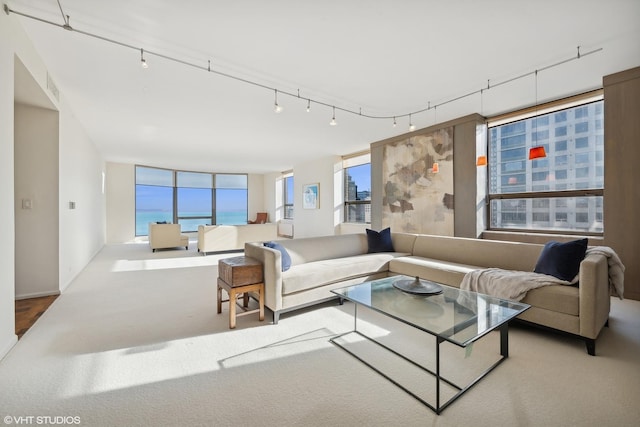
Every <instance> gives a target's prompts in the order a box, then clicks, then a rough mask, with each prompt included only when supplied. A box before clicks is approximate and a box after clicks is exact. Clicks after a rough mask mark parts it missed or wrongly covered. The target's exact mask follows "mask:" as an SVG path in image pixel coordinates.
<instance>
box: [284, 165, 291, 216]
mask: <svg viewBox="0 0 640 427" xmlns="http://www.w3.org/2000/svg"><path fill="white" fill-rule="evenodd" d="M282 185H283V187H284V188H283V189H282V194H284V218H285V219H293V174H292V173H288V174H285V175H284V177H283V180H282Z"/></svg>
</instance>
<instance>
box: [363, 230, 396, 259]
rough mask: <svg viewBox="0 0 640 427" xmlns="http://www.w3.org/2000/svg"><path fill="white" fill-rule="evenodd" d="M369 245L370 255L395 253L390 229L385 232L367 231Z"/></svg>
mask: <svg viewBox="0 0 640 427" xmlns="http://www.w3.org/2000/svg"><path fill="white" fill-rule="evenodd" d="M366 231H367V243H368V245H369V251H368V252H369V253H370V254H371V253H378V252H394V249H393V242H392V241H391V229H390V228H389V227H387V228H385V229H384V230H380V231H379V232H378V231H375V230H370V229H368V228H367V229H366Z"/></svg>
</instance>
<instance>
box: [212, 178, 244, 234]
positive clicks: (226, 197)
mask: <svg viewBox="0 0 640 427" xmlns="http://www.w3.org/2000/svg"><path fill="white" fill-rule="evenodd" d="M215 181H216V185H215V201H216V203H215V206H216V210H215V211H216V224H221V225H238V224H246V223H247V208H248V200H247V197H248V190H247V175H224V174H216V176H215Z"/></svg>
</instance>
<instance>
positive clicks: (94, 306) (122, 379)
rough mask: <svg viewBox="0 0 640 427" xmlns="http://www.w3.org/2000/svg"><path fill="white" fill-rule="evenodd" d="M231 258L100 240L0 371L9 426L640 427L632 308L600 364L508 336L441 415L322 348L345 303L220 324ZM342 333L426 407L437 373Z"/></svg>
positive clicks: (573, 345) (537, 339)
mask: <svg viewBox="0 0 640 427" xmlns="http://www.w3.org/2000/svg"><path fill="white" fill-rule="evenodd" d="M234 255H237V254H224V255H209V256H206V257H205V256H201V255H199V254H197V253H196V252H195V251H194V250H193V248H192V249H191V250H189V251H185V250H171V251H158V252H156V253H151V250H150V249H149V247H148V245H145V244H122V245H107V246H105V247H104V248H103V249H102V250H101V251H100V253H99V254H98V255H97V256H96V257H95V258H94V259H93V260H92V261H91V262H90V263H89V265H88V266H87V267H86V268H85V269H84V270H83V271H82V272H81V273H80V274H79V275H78V277H77V278H76V279H75V280H74V281H73V283H71V284H70V285H69V287H68V288H67V290H66V291H65V292H64V293H63V294H62V295H60V296H59V297H58V298H57V299H56V300H55V301H54V303H53V304H52V305H51V307H50V308H49V309H48V310H47V311H46V312H45V313H44V314H43V315H42V316H41V317H40V318H39V319H38V321H37V322H36V323H35V325H34V326H33V327H32V328H31V329H29V330H28V331H27V332H26V333H25V335H24V336H23V337H22V339H20V340H19V342H18V343H17V344H16V345H15V347H14V348H13V349H12V350H11V351H10V352H9V354H7V356H6V357H5V358H4V359H3V360H2V361H0V416H2V417H3V420H4V422H5V424H18V421H21V420H23V418H20V417H34V418H33V419H32V420H34V421H32V424H36V422H37V421H40V423H39V425H47V424H51V425H54V424H57V425H60V424H62V422H61V421H63V422H66V423H67V424H70V423H75V424H80V425H83V426H245V425H246V426H248V425H260V426H333V427H335V426H355V425H363V426H426V425H429V426H462V425H473V426H495V425H503V426H602V425H607V426H636V425H638V422H639V420H640V401H639V396H640V301H632V300H624V301H620V300H618V299H612V309H611V316H610V321H609V327H608V328H605V329H604V330H603V331H602V333H601V335H600V337H599V339H598V341H597V348H596V350H597V356H596V357H591V356H588V355H587V353H586V351H585V346H584V343H583V342H582V341H580V340H577V339H574V338H570V337H567V336H564V335H560V334H555V333H551V332H548V331H542V330H538V329H535V328H529V327H526V326H519V325H515V326H513V327H512V328H511V329H510V357H509V358H508V359H507V360H506V361H505V362H504V363H502V364H501V365H500V366H498V367H497V368H496V369H495V370H494V371H493V372H491V373H490V374H489V375H488V376H487V377H486V378H484V379H482V380H481V381H480V382H479V383H478V384H476V385H475V386H474V387H473V388H471V389H470V390H469V391H468V392H467V393H466V394H464V395H463V396H461V397H460V398H459V399H458V400H457V401H455V402H454V403H452V404H451V405H450V406H449V407H448V408H447V409H446V410H445V411H444V412H443V413H442V414H441V415H436V414H435V413H434V412H432V411H431V410H430V409H428V408H427V407H425V406H424V405H422V404H421V403H420V402H418V401H417V400H416V399H414V398H413V397H411V396H410V395H408V394H407V393H405V392H404V391H402V390H401V389H399V388H398V387H396V386H395V385H394V384H392V383H391V382H389V381H388V380H386V379H385V378H383V377H382V376H380V375H378V374H377V373H376V372H374V371H373V370H371V369H370V368H368V367H367V366H365V365H364V364H362V363H361V362H359V361H358V360H357V359H355V358H354V357H352V356H351V355H350V354H348V353H347V352H345V351H343V350H342V349H340V348H339V347H337V346H336V345H334V344H332V343H330V342H329V338H331V337H333V336H336V335H337V334H340V333H343V332H346V331H349V330H350V329H352V328H353V305H351V304H349V303H345V304H344V305H342V306H340V305H338V304H337V303H326V304H322V305H319V306H315V307H312V308H308V309H304V310H299V311H295V312H291V313H288V314H284V315H283V316H282V317H281V319H280V322H279V323H278V325H272V324H271V323H270V321H269V320H270V312H268V311H267V316H266V319H265V321H263V322H260V321H258V316H257V314H256V315H248V316H243V317H240V318H238V321H237V328H236V329H234V330H230V329H229V324H228V320H229V319H228V307H227V306H226V305H225V306H224V307H223V313H222V314H216V289H215V283H216V277H217V262H218V259H219V258H221V257H228V256H234ZM252 304H255V303H254V302H252ZM359 314H362V316H363V317H362V321H361V322H360V323H359V324H360V325H362V327H363V328H365V329H366V330H367V333H368V334H370V335H374V336H376V337H378V338H380V339H381V340H383V341H386V342H389V343H390V344H391V345H395V346H401V347H402V348H403V351H405V352H406V353H407V354H409V355H411V356H412V357H416V358H417V359H419V360H421V361H423V362H424V363H425V364H429V363H433V361H432V358H431V357H430V356H431V354H432V352H431V350H432V347H433V342H432V339H430V338H429V337H428V336H425V335H424V334H416V333H415V331H411V330H408V329H406V328H405V329H403V328H402V327H400V326H398V325H397V324H396V323H394V322H393V321H390V320H389V319H385V318H384V317H381V316H380V315H377V314H375V313H368V312H366V311H364V310H362V312H359ZM345 339H350V340H351V341H353V342H350V343H347V345H351V346H353V348H354V349H355V350H356V351H362V352H363V355H365V356H367V357H371V358H372V360H375V361H376V363H379V364H380V365H381V366H382V369H383V370H385V371H386V372H388V373H389V374H390V375H391V376H393V377H394V378H398V379H399V380H400V381H402V382H403V383H406V384H407V386H408V387H409V388H411V389H412V390H416V392H417V393H423V394H424V397H425V398H427V399H430V398H432V397H433V391H432V388H433V387H432V386H433V380H432V379H430V378H425V377H424V375H422V374H421V373H418V372H416V370H415V369H414V368H412V367H410V366H406V364H405V365H403V364H401V363H396V362H397V361H394V360H390V358H389V356H388V355H387V354H379V353H380V352H379V351H377V350H376V349H371V348H368V347H367V344H366V343H365V342H362V341H358V340H357V339H355V340H354V339H353V338H350V336H348V337H345ZM498 351H499V335H498V334H497V333H494V334H490V335H489V336H487V337H485V338H483V339H482V340H481V341H479V342H477V343H476V344H475V345H474V347H473V350H472V351H471V352H469V351H464V350H462V349H458V348H454V347H453V346H451V347H448V346H445V348H444V349H443V360H444V361H443V370H444V372H445V374H446V375H448V376H450V377H452V378H455V379H456V381H457V380H458V379H459V380H461V381H464V380H465V379H466V378H471V377H473V375H474V374H473V372H475V371H477V369H478V367H479V366H483V365H484V364H485V363H487V361H488V360H489V359H491V358H492V357H494V358H495V357H496V356H497V355H498ZM37 417H40V418H39V419H38V418H37ZM46 417H48V418H46ZM65 417H67V418H65Z"/></svg>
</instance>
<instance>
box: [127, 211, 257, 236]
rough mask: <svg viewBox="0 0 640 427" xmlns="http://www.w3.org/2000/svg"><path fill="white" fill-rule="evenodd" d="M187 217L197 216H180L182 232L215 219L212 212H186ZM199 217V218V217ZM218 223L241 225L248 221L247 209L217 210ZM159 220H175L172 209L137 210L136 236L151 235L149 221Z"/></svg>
mask: <svg viewBox="0 0 640 427" xmlns="http://www.w3.org/2000/svg"><path fill="white" fill-rule="evenodd" d="M184 216H185V217H196V218H180V219H179V220H178V224H180V226H181V227H180V228H181V231H182V232H187V233H188V232H194V231H198V225H206V224H213V223H214V219H213V218H212V217H211V212H185V213H184ZM198 217H199V218H198ZM216 219H217V222H215V223H216V224H217V225H241V224H246V223H247V211H244V210H243V211H226V212H225V211H222V212H217V218H216ZM157 221H166V222H167V223H172V222H173V212H170V211H151V210H138V211H136V236H147V235H149V223H150V222H157Z"/></svg>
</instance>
